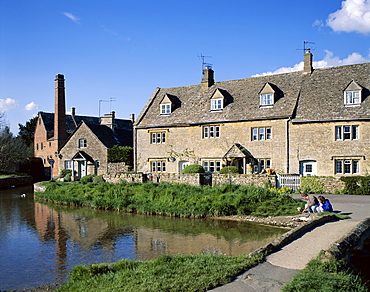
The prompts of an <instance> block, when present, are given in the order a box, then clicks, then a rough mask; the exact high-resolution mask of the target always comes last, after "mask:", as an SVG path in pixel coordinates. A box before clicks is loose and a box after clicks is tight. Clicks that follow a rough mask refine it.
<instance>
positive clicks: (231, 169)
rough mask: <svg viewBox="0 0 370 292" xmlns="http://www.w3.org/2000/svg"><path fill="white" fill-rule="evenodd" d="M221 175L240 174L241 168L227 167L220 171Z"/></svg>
mask: <svg viewBox="0 0 370 292" xmlns="http://www.w3.org/2000/svg"><path fill="white" fill-rule="evenodd" d="M220 173H221V174H228V173H235V174H236V173H239V168H237V167H236V166H226V167H224V168H222V169H221V170H220Z"/></svg>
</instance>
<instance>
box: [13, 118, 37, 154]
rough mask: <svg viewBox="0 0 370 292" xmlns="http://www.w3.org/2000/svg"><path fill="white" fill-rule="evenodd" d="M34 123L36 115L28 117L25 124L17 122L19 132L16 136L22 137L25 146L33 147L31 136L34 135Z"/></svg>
mask: <svg viewBox="0 0 370 292" xmlns="http://www.w3.org/2000/svg"><path fill="white" fill-rule="evenodd" d="M36 123H37V116H36V117H33V118H32V119H30V120H29V121H28V122H27V123H26V125H25V126H23V125H22V124H18V127H19V132H18V136H19V137H21V138H22V140H23V141H24V142H25V143H26V145H27V147H29V146H31V145H32V147H33V138H34V136H35V130H36Z"/></svg>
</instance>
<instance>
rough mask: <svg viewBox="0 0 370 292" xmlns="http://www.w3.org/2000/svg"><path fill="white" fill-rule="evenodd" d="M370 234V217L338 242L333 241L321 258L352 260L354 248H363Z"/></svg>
mask: <svg viewBox="0 0 370 292" xmlns="http://www.w3.org/2000/svg"><path fill="white" fill-rule="evenodd" d="M369 236H370V217H367V218H365V219H364V220H362V221H361V222H360V223H359V224H357V226H355V227H354V228H353V229H352V230H351V231H350V232H348V233H347V234H346V235H344V236H343V237H342V238H341V239H340V240H339V241H338V242H335V243H333V244H332V245H331V246H330V248H329V249H328V250H326V251H325V253H324V255H323V256H322V258H321V260H323V261H325V260H326V259H328V258H330V257H335V258H337V259H342V258H346V259H347V260H348V261H349V260H350V253H351V251H352V250H354V249H362V248H363V243H364V241H365V239H367V238H368V237H369Z"/></svg>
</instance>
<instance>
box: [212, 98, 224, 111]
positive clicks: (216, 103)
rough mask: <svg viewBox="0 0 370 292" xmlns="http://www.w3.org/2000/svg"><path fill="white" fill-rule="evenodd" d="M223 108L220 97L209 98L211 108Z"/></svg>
mask: <svg viewBox="0 0 370 292" xmlns="http://www.w3.org/2000/svg"><path fill="white" fill-rule="evenodd" d="M223 108H224V101H223V99H221V98H218V99H212V100H211V110H213V111H216V110H222V109H223Z"/></svg>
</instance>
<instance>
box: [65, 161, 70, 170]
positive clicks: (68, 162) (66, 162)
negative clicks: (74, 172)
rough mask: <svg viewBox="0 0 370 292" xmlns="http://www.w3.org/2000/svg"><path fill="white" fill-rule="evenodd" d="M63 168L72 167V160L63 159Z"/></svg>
mask: <svg viewBox="0 0 370 292" xmlns="http://www.w3.org/2000/svg"><path fill="white" fill-rule="evenodd" d="M64 168H65V169H72V160H66V161H64Z"/></svg>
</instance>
